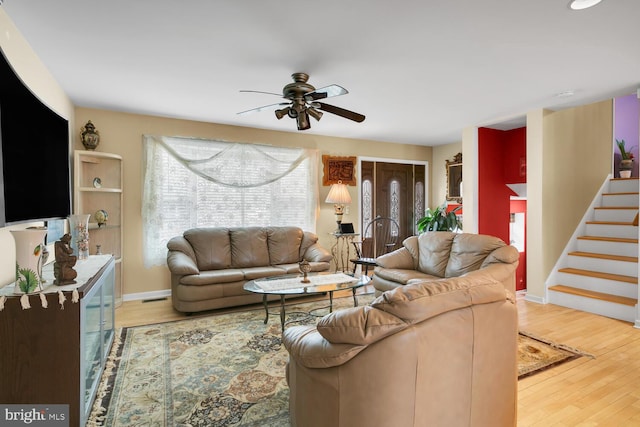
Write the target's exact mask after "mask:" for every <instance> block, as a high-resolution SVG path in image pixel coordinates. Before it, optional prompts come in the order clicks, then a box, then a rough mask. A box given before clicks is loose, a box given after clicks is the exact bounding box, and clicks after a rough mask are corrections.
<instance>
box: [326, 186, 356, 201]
mask: <svg viewBox="0 0 640 427" xmlns="http://www.w3.org/2000/svg"><path fill="white" fill-rule="evenodd" d="M325 202H326V203H335V204H340V205H344V204H349V203H351V196H350V195H349V190H348V189H347V186H346V185H345V184H343V183H342V181H338V183H337V184H333V185H332V186H331V189H330V190H329V194H328V195H327V198H326V200H325Z"/></svg>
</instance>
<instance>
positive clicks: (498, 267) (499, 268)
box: [460, 261, 518, 294]
mask: <svg viewBox="0 0 640 427" xmlns="http://www.w3.org/2000/svg"><path fill="white" fill-rule="evenodd" d="M517 267H518V262H517V261H516V262H514V263H511V264H506V263H499V262H498V263H492V264H489V265H487V266H486V267H484V268H481V269H480V270H474V271H470V272H468V273H465V274H463V275H462V276H460V277H468V278H480V277H490V278H492V279H493V280H496V281H498V282H500V283H502V285H503V286H504V288H505V289H506V290H507V291H509V292H511V293H512V294H515V292H516V274H515V271H516V268H517Z"/></svg>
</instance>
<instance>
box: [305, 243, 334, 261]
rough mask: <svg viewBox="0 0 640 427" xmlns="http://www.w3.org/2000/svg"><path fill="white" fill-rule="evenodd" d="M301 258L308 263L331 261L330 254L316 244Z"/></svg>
mask: <svg viewBox="0 0 640 427" xmlns="http://www.w3.org/2000/svg"><path fill="white" fill-rule="evenodd" d="M302 257H303V258H304V259H306V260H307V261H309V262H331V260H332V259H333V257H332V256H331V252H329V251H328V250H327V249H325V248H324V247H322V246H320V244H318V243H314V244H312V245H311V246H309V247H308V248H307V250H306V251H305V252H304V255H303V256H302Z"/></svg>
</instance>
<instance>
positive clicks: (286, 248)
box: [266, 227, 303, 265]
mask: <svg viewBox="0 0 640 427" xmlns="http://www.w3.org/2000/svg"><path fill="white" fill-rule="evenodd" d="M302 236H303V232H302V229H300V228H297V227H269V228H268V229H267V239H268V240H267V244H268V246H269V261H270V262H269V263H268V264H266V265H269V264H270V265H277V264H291V263H294V262H298V261H300V244H301V243H302Z"/></svg>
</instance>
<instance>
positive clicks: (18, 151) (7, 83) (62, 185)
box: [0, 49, 71, 227]
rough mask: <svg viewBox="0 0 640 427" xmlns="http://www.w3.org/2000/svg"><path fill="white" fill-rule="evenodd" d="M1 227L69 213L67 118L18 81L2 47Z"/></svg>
mask: <svg viewBox="0 0 640 427" xmlns="http://www.w3.org/2000/svg"><path fill="white" fill-rule="evenodd" d="M0 160H1V161H0V227H4V226H6V225H11V224H18V223H24V222H30V221H47V220H51V219H60V218H66V217H67V216H68V215H69V214H70V213H71V178H70V169H71V167H70V161H71V159H70V157H69V122H68V121H67V120H66V119H64V118H63V117H60V116H59V115H58V114H57V113H56V112H55V111H53V110H52V109H50V108H49V107H48V106H47V105H45V104H44V103H43V102H41V101H40V100H39V99H38V98H37V97H36V96H35V95H34V94H33V93H32V92H31V90H29V88H28V87H27V86H26V85H25V84H24V83H23V82H22V80H21V79H20V78H19V77H18V75H17V74H16V73H15V72H14V70H13V68H12V67H11V65H10V64H9V62H8V61H7V59H6V57H5V55H4V52H2V50H1V49H0Z"/></svg>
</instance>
